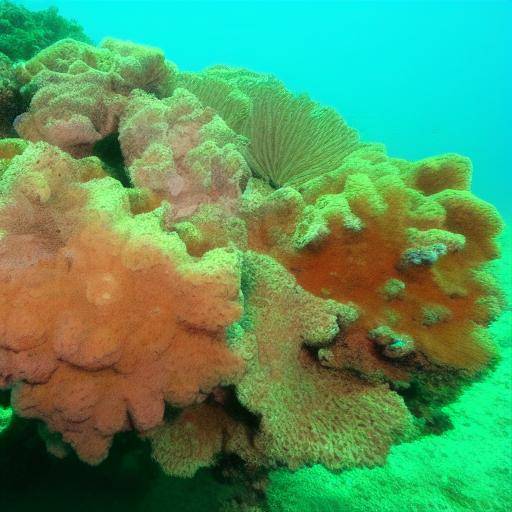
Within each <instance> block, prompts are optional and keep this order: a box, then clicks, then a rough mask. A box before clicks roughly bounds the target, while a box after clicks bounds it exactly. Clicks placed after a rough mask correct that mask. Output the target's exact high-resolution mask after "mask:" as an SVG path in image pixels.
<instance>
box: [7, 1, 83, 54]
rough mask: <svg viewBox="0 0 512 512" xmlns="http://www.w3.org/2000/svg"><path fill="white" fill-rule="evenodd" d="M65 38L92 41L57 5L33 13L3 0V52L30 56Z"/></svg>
mask: <svg viewBox="0 0 512 512" xmlns="http://www.w3.org/2000/svg"><path fill="white" fill-rule="evenodd" d="M65 37H71V38H73V39H76V40H78V41H84V42H90V40H89V38H88V37H87V36H86V35H85V34H84V32H83V29H82V27H80V25H78V23H76V22H75V21H69V20H66V19H65V18H63V17H62V16H60V15H59V13H58V10H57V8H56V7H49V8H48V9H45V10H42V11H36V12H33V11H30V10H28V9H26V8H25V7H23V6H21V5H18V4H16V3H14V2H10V1H9V0H1V1H0V52H2V53H4V54H5V55H7V56H8V57H10V58H11V59H13V60H26V59H30V58H31V57H32V56H33V55H34V54H35V53H37V52H38V51H39V50H41V49H43V48H46V47H47V46H50V45H51V44H53V43H55V42H56V41H59V40H60V39H63V38H65Z"/></svg>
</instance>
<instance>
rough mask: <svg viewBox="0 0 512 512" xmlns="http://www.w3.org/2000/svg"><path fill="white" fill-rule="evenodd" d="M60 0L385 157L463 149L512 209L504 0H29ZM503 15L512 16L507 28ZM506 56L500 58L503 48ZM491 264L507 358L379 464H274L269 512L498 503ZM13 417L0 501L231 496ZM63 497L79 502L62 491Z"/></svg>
mask: <svg viewBox="0 0 512 512" xmlns="http://www.w3.org/2000/svg"><path fill="white" fill-rule="evenodd" d="M21 3H22V4H23V5H26V6H27V7H29V8H31V9H38V8H44V7H47V6H48V5H57V6H58V7H59V10H60V12H61V13H62V14H63V15H64V16H66V17H71V18H75V19H76V20H77V21H79V22H80V23H81V24H82V25H83V26H84V29H85V31H86V32H87V33H88V34H89V35H90V36H91V37H92V38H93V39H94V40H95V41H99V40H100V39H102V38H103V37H104V36H113V37H118V38H124V39H131V40H134V41H136V42H139V43H144V44H150V45H154V46H158V47H161V48H163V49H164V50H165V52H166V55H167V57H168V58H169V59H171V60H173V61H175V62H176V63H177V64H178V66H179V67H180V68H181V69H190V70H198V69H201V68H202V67H205V66H208V65H212V64H216V63H223V64H229V65H234V66H244V67H247V68H249V69H254V70H256V71H262V72H272V73H275V74H276V75H278V76H279V77H280V78H281V79H282V80H283V81H284V82H285V83H286V84H287V85H288V86H289V87H290V88H291V89H293V90H296V91H307V92H308V93H309V94H310V95H311V96H312V97H313V98H314V99H316V100H318V101H319V102H321V103H324V104H327V105H332V106H334V107H335V108H336V109H337V110H339V111H340V112H341V113H342V114H343V116H344V117H345V118H346V120H347V121H348V122H349V124H351V125H352V126H354V127H356V128H357V129H359V131H360V133H361V136H362V138H363V139H365V140H371V141H379V142H383V143H385V144H386V146H387V147H388V151H389V153H390V154H391V155H392V156H397V157H404V158H408V159H419V158H423V157H426V156H430V155H434V154H438V153H443V152H458V153H462V154H464V155H467V156H469V157H471V159H472V160H473V164H474V178H473V190H474V192H475V193H476V194H477V195H479V196H480V197H482V198H484V199H486V200H487V201H489V202H492V203H493V204H495V205H496V206H497V207H498V208H499V210H500V211H501V213H502V215H503V216H504V218H505V220H506V221H509V222H510V221H512V201H511V200H510V198H511V197H512V191H511V178H510V169H511V168H512V156H511V155H512V152H511V151H510V126H512V99H511V94H510V91H511V90H512V76H511V74H512V71H511V69H510V66H509V61H510V56H511V47H512V31H511V30H510V26H511V22H512V4H511V3H510V2H505V1H504V2H472V1H470V2H407V3H406V2H349V3H344V4H341V3H339V2H286V1H285V2H179V3H178V2H150V1H145V2H141V1H101V2H100V1H96V2H92V1H54V2H47V1H35V0H34V1H30V0H26V1H24V2H21ZM507 27H508V29H507ZM507 56H508V60H507ZM503 244H504V247H505V251H504V255H503V258H502V259H501V260H500V261H499V262H498V263H497V265H496V272H497V273H498V275H499V277H500V280H501V281H502V283H503V285H504V287H505V288H506V291H507V296H508V304H509V306H508V308H507V310H506V311H505V313H504V314H503V315H502V316H501V317H500V319H498V321H497V322H495V323H494V324H493V325H492V327H491V329H492V332H493V335H494V336H495V337H496V338H497V339H498V340H499V343H500V346H501V347H502V360H501V362H500V364H499V365H498V367H497V368H496V370H495V371H494V372H493V373H492V374H491V375H489V376H488V377H487V378H486V379H485V380H483V381H482V382H479V383H477V384H475V385H474V386H473V387H472V388H470V389H469V390H468V391H467V392H466V393H465V394H464V395H463V396H462V397H461V398H460V399H459V400H458V401H457V402H456V403H454V404H452V405H451V406H449V407H448V408H447V409H446V412H447V413H448V414H449V415H450V417H451V420H452V423H453V428H451V429H449V430H448V431H446V432H445V433H443V434H442V435H439V436H430V437H425V438H423V439H421V440H419V441H415V442H412V443H408V444H403V445H400V446H397V447H394V448H393V450H392V453H391V456H390V458H389V461H388V463H387V464H386V466H384V467H383V468H376V469H371V470H368V469H360V470H353V471H349V472H346V473H344V474H341V475H334V474H332V473H329V472H328V471H327V470H325V469H323V468H321V467H313V468H308V469H303V470H301V471H298V472H296V473H290V472H287V471H277V472H274V473H273V474H272V475H271V485H270V489H269V498H270V504H271V507H272V510H273V511H275V512H278V511H279V512H302V511H317V512H324V511H325V512H327V511H334V512H338V511H339V512H363V511H375V512H388V511H389V512H391V511H393V512H401V511H418V512H452V511H453V512H473V511H475V512H479V511H491V512H506V511H508V510H510V509H511V508H512V389H511V382H512V335H511V331H512V309H511V306H510V304H511V302H510V301H511V300H512V282H511V281H512V278H511V273H512V253H511V249H510V248H511V231H510V229H509V230H508V231H507V232H506V234H505V236H503ZM30 428H31V427H29V426H27V430H26V431H23V430H21V431H19V432H18V434H17V435H19V436H20V437H19V438H18V439H10V440H9V442H10V443H11V446H15V443H16V442H17V441H21V442H22V444H21V445H19V444H18V445H16V446H17V447H16V450H14V449H13V450H12V453H9V455H8V457H9V458H8V463H7V464H6V465H3V467H1V468H0V476H1V483H0V506H1V507H3V508H2V510H6V511H7V510H8V511H14V512H18V511H25V510H27V511H28V510H31V511H32V510H34V508H35V507H37V509H38V510H50V509H51V510H57V511H60V510H68V509H71V510H73V511H77V512H78V511H91V510H94V511H99V512H101V511H112V512H115V511H118V510H119V511H121V510H123V511H146V512H153V511H155V512H156V511H163V510H169V511H205V510H212V511H213V510H216V509H217V508H218V506H219V505H220V503H221V502H222V501H223V500H225V499H227V498H228V497H229V495H230V492H231V491H230V490H229V488H226V487H223V486H221V485H220V484H219V483H218V482H217V481H216V480H215V479H214V478H213V477H212V475H211V474H210V473H209V472H208V471H201V472H199V474H198V475H197V476H196V477H195V478H194V479H190V480H179V479H168V478H167V477H165V476H163V475H162V474H161V473H160V472H159V470H158V469H157V467H156V465H155V464H153V463H152V462H150V460H149V456H148V454H147V450H146V448H145V447H144V446H143V445H142V444H137V449H136V450H135V451H134V452H132V453H130V454H129V455H123V454H122V452H123V449H122V448H123V446H122V443H131V442H132V441H131V439H130V438H125V439H124V440H122V441H118V442H117V445H116V447H115V449H114V451H113V452H114V453H113V455H112V457H111V459H110V460H109V461H107V462H106V463H104V464H102V465H101V466H100V467H99V468H94V469H93V468H89V467H87V466H85V465H83V464H80V463H79V462H78V461H76V460H75V459H74V458H71V459H69V460H67V461H65V462H62V461H58V460H56V459H54V458H52V457H51V456H48V455H47V454H46V451H45V449H44V447H43V446H42V444H41V443H40V442H39V441H38V440H37V439H36V438H35V437H34V438H33V436H31V435H30ZM70 504H72V505H70Z"/></svg>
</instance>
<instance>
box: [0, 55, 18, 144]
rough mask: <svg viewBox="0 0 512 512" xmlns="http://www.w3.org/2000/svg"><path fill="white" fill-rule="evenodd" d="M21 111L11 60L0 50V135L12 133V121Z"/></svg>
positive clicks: (4, 135)
mask: <svg viewBox="0 0 512 512" xmlns="http://www.w3.org/2000/svg"><path fill="white" fill-rule="evenodd" d="M21 112H22V101H21V95H20V92H19V84H18V82H17V80H16V76H15V72H14V68H13V65H12V62H11V60H10V59H9V57H7V55H4V54H3V53H2V52H0V137H9V136H12V135H14V128H13V126H12V123H13V121H14V118H15V117H16V116H17V115H18V114H21Z"/></svg>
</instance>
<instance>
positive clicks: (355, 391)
mask: <svg viewBox="0 0 512 512" xmlns="http://www.w3.org/2000/svg"><path fill="white" fill-rule="evenodd" d="M18 75H19V78H20V80H21V81H22V82H23V83H24V84H25V86H24V91H23V92H24V94H25V95H26V96H27V98H28V99H29V100H30V107H29V109H28V111H27V112H26V113H24V114H22V115H21V116H20V117H19V118H18V120H17V122H16V128H17V130H18V132H19V134H20V135H21V136H22V137H23V139H26V140H22V139H4V140H2V141H1V142H0V228H1V230H2V231H1V234H2V237H1V239H0V280H1V283H2V287H1V291H0V318H1V326H2V332H1V335H0V385H1V386H2V387H3V388H11V389H12V396H11V399H12V405H13V407H14V409H15V411H16V412H17V413H18V414H19V415H21V416H26V417H32V418H39V419H41V420H43V421H44V423H45V424H46V425H47V426H48V428H49V430H50V432H52V433H58V434H60V435H61V437H62V440H63V441H64V442H66V443H69V444H70V445H71V446H72V447H73V448H74V449H75V451H76V452H77V453H78V455H79V456H80V458H82V459H83V460H85V461H87V462H90V463H98V462H99V461H101V460H102V459H103V458H104V457H106V456H107V454H108V450H109V447H110V444H111V442H112V438H113V436H114V435H115V434H116V433H117V432H121V431H125V430H129V429H132V430H135V431H136V432H138V433H139V434H141V436H142V437H144V438H146V439H149V441H150V444H151V446H152V450H153V455H154V458H155V459H156V460H157V461H158V462H159V463H160V464H161V466H162V468H163V469H164V470H165V471H166V472H167V473H169V474H171V475H178V476H191V475H193V474H194V473H195V471H197V470H198V469H199V468H201V467H204V466H211V465H213V464H215V463H217V462H218V461H222V460H224V461H232V460H233V457H236V459H237V460H238V461H242V464H244V465H245V467H246V468H251V469H255V468H262V467H263V468H268V467H273V466H278V465H282V466H287V467H290V468H298V467H300V466H302V465H307V464H313V463H321V464H324V465H325V466H327V467H329V468H331V469H346V468H350V467H354V466H361V465H362V466H373V465H376V464H382V463H383V462H384V460H385V458H386V455H387V453H388V451H389V448H390V446H391V445H392V444H393V443H394V442H398V441H400V440H404V439H408V438H411V436H415V435H420V434H421V433H422V427H423V426H424V425H425V424H427V423H428V422H429V421H432V418H433V417H435V415H436V411H437V409H438V408H439V406H440V405H442V404H445V403H447V402H449V401H451V400H453V399H454V397H456V396H457V394H458V393H459V392H460V390H461V389H462V388H463V386H465V385H466V384H467V383H469V382H470V381H472V380H474V379H475V378H476V377H477V376H478V375H480V374H481V373H482V372H484V371H485V370H486V369H488V368H490V367H491V366H492V364H493V363H494V361H495V360H496V357H497V354H496V350H495V348H494V345H493V341H492V339H490V337H489V336H488V334H487V332H486V326H487V324H488V323H489V322H490V320H491V319H493V318H494V317H495V316H496V315H497V314H498V313H499V311H500V309H501V307H502V299H501V295H500V291H499V289H498V288H497V286H496V284H495V282H494V281H493V279H492V277H491V275H490V273H489V271H488V270H487V268H486V263H487V262H488V261H490V260H492V259H494V258H496V256H497V254H498V249H497V246H496V242H495V237H496V235H497V234H498V233H499V231H500V229H501V220H500V218H499V216H498V215H497V213H496V210H495V209H494V208H493V207H492V206H491V205H489V204H487V203H485V202H483V201H481V200H479V199H478V198H476V197H474V196H473V195H472V194H471V193H470V192H469V182H470V175H471V166H470V162H469V161H468V160H467V159H465V158H463V157H460V156H458V155H452V154H449V155H443V156H439V157H436V158H428V159H426V160H422V161H419V162H407V161H404V160H399V159H396V158H391V157H389V156H388V155H386V153H385V151H384V148H383V147H381V146H379V145H376V144H363V143H361V142H359V140H358V136H357V133H356V132H355V131H354V130H352V129H351V128H349V127H347V126H346V125H345V123H344V122H343V121H342V119H341V118H340V117H339V116H338V115H337V114H336V113H335V112H333V111H332V110H330V109H326V108H323V107H320V106H318V105H317V104H315V103H314V102H312V101H311V100H310V99H309V98H307V97H306V96H304V95H302V96H295V95H293V94H291V93H290V92H288V91H286V89H285V88H284V86H283V85H282V84H281V83H280V82H278V81H277V80H276V79H275V78H273V77H270V76H266V75H257V74H255V73H251V72H249V71H246V70H240V69H230V68H225V67H216V68H211V69H209V70H206V71H205V72H201V73H181V72H178V70H177V69H176V67H175V66H174V65H173V64H172V63H170V62H168V61H165V59H164V57H163V55H162V53H161V52H159V51H158V50H155V49H148V48H144V47H140V46H137V45H135V44H133V43H123V42H119V41H114V40H107V41H105V42H104V43H103V44H102V45H101V46H100V47H99V48H94V47H91V46H89V45H86V44H84V43H79V42H76V41H71V40H63V41H61V42H59V43H56V44H55V45H53V46H52V47H50V48H48V49H46V50H44V51H42V52H41V53H40V54H38V55H37V56H35V57H34V58H33V59H31V60H30V61H28V62H27V63H25V64H24V65H23V66H22V67H20V69H19V71H18ZM99 141H101V142H102V144H106V145H110V146H111V148H110V149H111V150H112V152H113V153H116V152H118V157H117V158H118V160H119V161H118V162H117V164H116V165H118V166H119V169H118V171H119V173H121V174H122V175H123V176H124V178H125V179H124V181H123V183H121V182H120V181H119V180H116V179H114V178H113V177H112V176H109V173H110V171H111V169H110V162H104V161H102V160H101V159H100V158H98V157H97V156H92V155H93V153H95V154H99V156H101V152H98V151H96V149H97V144H98V142H99ZM424 431H427V430H424ZM52 446H56V445H55V439H54V438H52ZM52 450H53V448H52ZM59 453H64V451H63V450H60V449H59ZM226 464H227V462H226Z"/></svg>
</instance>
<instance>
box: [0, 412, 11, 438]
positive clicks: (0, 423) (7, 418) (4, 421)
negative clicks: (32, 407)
mask: <svg viewBox="0 0 512 512" xmlns="http://www.w3.org/2000/svg"><path fill="white" fill-rule="evenodd" d="M11 420H12V408H11V407H2V406H1V405H0V434H2V432H3V431H4V430H7V429H8V428H9V425H10V424H11Z"/></svg>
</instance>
